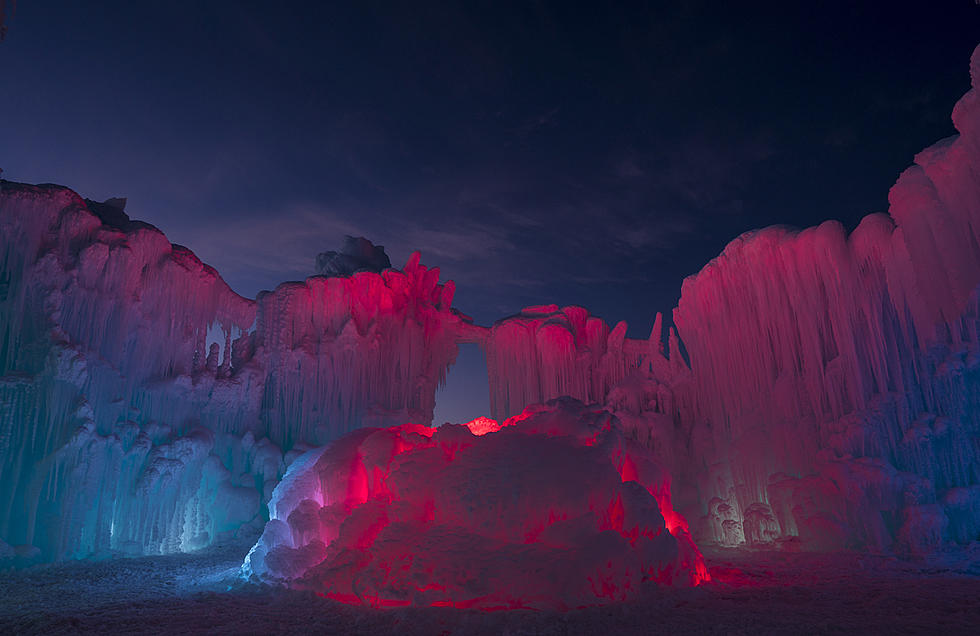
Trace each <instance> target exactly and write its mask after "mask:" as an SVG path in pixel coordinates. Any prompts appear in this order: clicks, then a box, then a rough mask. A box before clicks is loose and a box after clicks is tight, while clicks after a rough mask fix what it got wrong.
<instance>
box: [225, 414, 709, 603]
mask: <svg viewBox="0 0 980 636" xmlns="http://www.w3.org/2000/svg"><path fill="white" fill-rule="evenodd" d="M269 513H270V517H271V519H270V521H269V522H268V524H267V525H266V527H265V531H264V532H263V534H262V537H261V538H260V540H259V542H258V543H257V544H256V545H255V547H254V548H253V549H252V550H251V552H250V553H249V555H248V557H247V558H246V560H245V565H244V567H243V572H244V573H245V574H246V575H249V576H251V575H255V576H258V577H259V578H261V579H263V580H269V581H280V580H281V581H287V582H289V584H290V585H291V586H293V587H297V588H301V589H311V590H314V591H316V592H319V593H322V594H325V595H326V596H328V597H330V598H333V599H336V600H342V601H345V602H351V603H357V604H364V605H370V606H378V607H385V606H400V605H415V606H425V605H454V606H460V607H481V608H514V607H533V608H555V609H567V608H572V607H578V606H585V605H593V604H598V603H608V602H610V601H622V600H626V599H632V598H635V597H637V595H639V594H641V593H642V591H643V589H644V588H645V587H647V586H649V585H652V584H667V585H680V586H690V585H697V584H699V583H701V582H703V581H704V580H705V579H706V578H707V576H706V571H705V568H704V563H703V559H702V557H701V554H700V552H698V550H697V548H696V547H695V546H694V543H693V542H692V541H691V538H690V534H689V533H688V531H687V524H686V522H685V520H684V519H683V518H682V517H681V516H680V515H678V514H677V513H676V512H674V510H673V508H672V507H671V503H670V478H669V476H668V475H667V474H666V473H665V472H664V471H663V469H662V468H660V466H658V465H657V464H656V463H655V462H654V461H652V459H651V457H650V453H649V452H648V451H646V449H644V448H643V447H642V446H640V445H639V444H636V443H633V442H630V441H629V440H626V439H625V438H624V437H623V436H622V434H621V430H620V428H619V425H618V422H617V421H616V420H615V418H613V417H611V416H610V415H609V414H608V413H607V412H606V411H604V410H602V409H589V408H587V407H585V406H584V405H582V403H581V402H577V401H575V400H571V399H569V398H565V399H563V400H559V401H555V402H552V403H550V404H549V405H547V406H534V407H529V408H528V409H527V410H526V411H525V412H524V413H522V414H521V415H520V416H518V417H515V418H513V419H512V420H510V421H507V422H504V423H503V426H502V427H501V426H500V425H497V424H496V422H494V421H493V420H490V419H488V418H480V419H479V420H475V421H474V422H471V423H469V424H468V425H466V426H462V425H451V424H446V425H443V426H441V427H439V428H438V429H436V430H434V431H433V429H427V428H423V427H418V426H410V425H406V426H401V427H393V428H388V429H361V430H359V431H357V432H355V433H352V434H350V435H348V436H346V437H343V438H341V439H339V440H337V441H336V442H334V443H333V444H331V445H330V446H327V447H326V448H325V449H322V450H318V451H310V452H309V453H307V454H306V455H304V456H303V457H301V458H299V459H298V460H297V461H296V462H294V463H293V465H292V467H291V468H290V470H289V472H288V473H287V474H286V476H285V478H284V479H283V481H282V482H281V483H280V484H279V486H278V487H277V488H276V490H275V492H274V494H273V496H272V500H271V501H270V502H269Z"/></svg>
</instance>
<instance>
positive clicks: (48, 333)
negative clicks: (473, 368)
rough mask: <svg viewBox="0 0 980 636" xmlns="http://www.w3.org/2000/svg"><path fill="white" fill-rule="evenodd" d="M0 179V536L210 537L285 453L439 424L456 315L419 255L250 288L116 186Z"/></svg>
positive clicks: (262, 490) (252, 501) (149, 542)
mask: <svg viewBox="0 0 980 636" xmlns="http://www.w3.org/2000/svg"><path fill="white" fill-rule="evenodd" d="M0 186H2V188H0V236H2V238H3V240H2V241H0V502H3V503H2V504H0V537H2V538H3V539H4V540H5V541H6V542H7V543H8V544H13V545H30V544H33V545H35V546H36V547H38V548H40V549H41V553H42V555H43V557H45V558H63V557H73V556H84V555H87V554H94V553H99V552H102V551H105V550H110V549H124V550H130V551H134V552H137V553H157V552H161V551H162V552H167V551H175V550H182V549H189V548H191V547H197V546H201V545H205V544H207V543H208V542H209V541H211V540H213V539H214V537H215V536H216V535H217V534H220V533H222V532H226V531H231V530H233V529H234V528H235V527H238V526H240V525H241V524H242V523H244V522H247V521H249V520H250V519H252V518H255V517H256V515H258V514H260V512H261V510H262V505H263V502H265V501H267V500H268V496H269V495H270V493H271V490H272V488H273V487H274V485H275V483H276V482H277V481H278V479H279V477H281V475H282V472H283V471H284V470H285V464H286V463H287V461H288V460H289V459H291V458H292V457H294V456H295V454H296V453H292V452H290V451H291V450H293V449H295V450H296V451H302V450H304V449H306V448H309V447H310V446H311V445H313V444H321V443H324V442H326V441H328V440H330V439H334V438H336V437H338V436H340V435H341V434H343V433H344V432H346V431H348V430H351V429H352V428H355V427H358V426H362V425H365V424H369V423H374V424H378V423H390V422H392V421H399V422H404V421H407V420H413V421H416V422H418V423H422V424H428V423H429V422H430V421H431V418H432V408H433V405H434V394H435V390H436V387H437V386H438V384H439V382H441V381H442V380H443V379H444V377H445V373H446V369H447V367H448V366H449V365H450V364H451V363H452V361H453V360H454V358H455V353H456V343H455V335H454V334H455V330H456V329H457V327H459V326H461V325H463V324H464V321H463V319H462V318H461V317H460V315H459V314H457V313H456V312H455V311H454V310H452V308H451V304H452V296H453V291H454V287H453V283H452V282H447V283H444V284H440V283H439V270H438V268H432V269H429V268H427V267H425V266H424V265H421V264H419V257H418V254H416V255H414V256H413V258H412V259H411V260H410V261H409V263H408V265H406V267H405V269H404V271H399V270H391V269H389V270H385V271H383V272H382V273H381V274H376V273H372V272H362V273H357V274H355V275H354V276H352V277H349V278H341V277H334V278H325V277H319V276H317V277H312V278H310V279H308V280H307V281H306V282H305V283H286V284H283V285H281V286H279V288H277V289H276V290H275V291H273V292H268V293H264V294H262V295H260V298H259V299H258V301H252V300H249V299H245V298H242V297H241V296H238V295H237V294H235V293H234V292H233V291H232V290H231V289H230V288H229V287H228V286H227V285H226V284H225V282H224V281H223V280H222V279H221V277H220V276H218V274H217V272H215V271H214V270H213V269H212V268H210V267H208V266H207V265H205V264H203V263H202V262H201V261H200V260H199V259H197V257H196V256H194V254H193V253H192V252H190V250H187V249H186V248H183V247H180V246H177V245H172V244H171V243H170V242H169V241H168V240H167V239H166V237H165V236H164V235H163V234H162V233H160V232H159V231H158V230H156V229H155V228H153V227H152V226H149V225H147V224H145V223H140V222H138V221H131V220H130V219H129V217H128V216H127V215H126V214H125V213H124V212H123V210H122V204H123V203H124V202H122V201H120V200H111V201H107V202H106V203H96V202H92V201H85V200H82V199H81V198H80V197H78V195H76V194H75V193H73V192H71V191H70V190H68V189H66V188H61V187H58V186H27V185H22V184H14V183H10V182H6V181H4V182H2V183H0ZM379 249H380V248H379ZM382 254H383V252H382ZM375 260H377V261H378V262H381V260H380V259H378V258H376V259H375ZM83 405H85V408H84V409H82V410H80V409H81V407H82V406H83ZM82 411H84V413H85V415H84V417H82V416H80V415H79V413H81V412H82ZM235 449H237V450H235ZM284 452H285V454H284ZM256 454H257V455H258V456H261V457H262V458H263V459H261V461H259V460H255V458H254V457H253V455H256ZM253 460H254V461H253Z"/></svg>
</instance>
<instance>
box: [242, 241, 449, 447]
mask: <svg viewBox="0 0 980 636" xmlns="http://www.w3.org/2000/svg"><path fill="white" fill-rule="evenodd" d="M454 292H455V285H454V284H453V282H452V281H448V282H447V283H445V284H440V283H439V268H438V267H434V268H431V269H429V268H427V267H426V266H425V265H421V264H419V254H418V252H416V253H415V254H413V255H412V257H411V258H410V259H409V261H408V263H407V264H406V265H405V267H404V269H403V270H400V271H399V270H393V269H388V270H385V271H383V272H381V273H380V274H376V273H373V272H359V273H357V274H354V275H353V276H351V277H349V278H344V277H333V278H326V277H320V276H317V277H312V278H308V279H307V280H306V281H305V282H303V283H285V284H282V285H280V286H279V287H278V288H277V289H276V290H275V291H274V292H272V293H263V294H260V295H259V297H258V299H257V303H258V320H257V323H256V331H255V333H254V335H250V336H247V337H246V338H244V339H242V340H241V341H239V342H236V345H235V346H239V347H240V348H241V349H242V350H243V352H242V354H241V355H242V359H243V361H246V360H248V361H252V360H255V361H258V364H259V365H261V368H262V374H263V376H262V386H261V393H262V401H261V413H260V416H261V418H262V421H263V430H264V431H265V432H266V433H267V434H268V435H269V436H270V437H271V438H272V439H273V440H275V441H277V442H278V443H281V444H284V445H286V447H289V446H291V445H292V444H293V443H294V442H295V441H303V442H307V443H313V444H323V443H326V442H327V441H330V440H333V439H336V438H337V437H339V436H340V435H341V434H343V433H346V432H348V431H351V430H353V429H354V428H357V427H360V426H365V425H391V424H394V423H405V422H414V423H418V424H425V425H429V424H431V422H432V411H433V408H434V407H435V392H436V389H437V388H438V386H439V385H440V384H441V383H442V382H444V381H445V377H446V371H447V370H448V368H449V366H450V365H451V364H452V363H453V362H454V361H455V360H456V354H457V352H458V346H457V344H456V342H457V332H458V331H459V330H460V329H461V328H463V327H464V326H465V325H466V321H465V320H464V319H463V317H461V315H460V314H459V313H458V312H456V311H454V310H453V309H452V301H453V293H454ZM235 346H233V349H232V350H233V352H234V351H235ZM244 364H245V366H246V367H248V365H249V363H248V362H244Z"/></svg>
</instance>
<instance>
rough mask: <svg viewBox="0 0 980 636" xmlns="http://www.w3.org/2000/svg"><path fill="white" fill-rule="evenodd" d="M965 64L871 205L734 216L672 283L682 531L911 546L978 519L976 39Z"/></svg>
mask: <svg viewBox="0 0 980 636" xmlns="http://www.w3.org/2000/svg"><path fill="white" fill-rule="evenodd" d="M971 73H972V77H973V81H974V89H973V90H971V91H970V92H968V93H967V94H966V95H965V96H963V98H962V99H961V100H960V101H959V102H958V103H957V104H956V107H955V108H954V110H953V122H954V123H955V125H956V127H957V130H958V131H959V133H960V134H959V135H958V136H954V137H951V138H949V139H945V140H942V141H940V142H938V143H936V144H935V145H933V146H931V147H930V148H928V149H926V150H924V151H922V152H921V153H919V154H918V155H916V157H915V165H913V166H912V167H910V168H908V169H907V170H906V171H905V172H904V173H903V174H902V175H901V177H900V178H899V179H898V182H897V183H896V184H895V186H894V187H893V188H892V190H891V192H890V193H889V202H890V206H889V210H888V214H873V215H870V216H868V217H865V218H864V220H863V221H862V222H861V223H860V225H859V226H858V227H857V228H856V229H855V230H854V231H853V232H852V233H850V234H847V233H846V232H845V231H844V229H843V228H842V227H841V225H840V224H839V223H836V222H827V223H824V224H822V225H820V226H819V227H815V228H809V229H806V230H803V231H794V230H789V229H785V228H768V229H765V230H760V231H757V232H750V233H748V234H745V235H744V236H742V237H740V238H738V239H736V240H735V241H733V242H732V243H731V244H730V245H729V246H728V247H727V248H726V249H725V251H724V252H723V253H722V254H721V255H720V256H719V257H717V258H716V259H714V260H713V261H712V262H711V263H709V264H708V265H707V266H706V267H705V268H704V269H703V270H701V271H700V272H699V273H698V274H696V275H694V276H691V277H690V278H688V279H687V280H686V281H684V285H683V288H682V294H681V299H680V303H679V306H678V307H677V309H676V310H675V312H674V321H675V323H676V324H677V326H678V329H679V331H680V334H681V336H682V338H683V340H684V344H685V346H686V348H687V352H688V353H689V357H690V364H691V374H690V376H689V381H686V382H681V383H675V384H674V385H673V389H674V390H673V394H674V399H673V405H674V406H673V408H672V410H671V413H672V416H673V418H674V419H675V421H677V422H678V423H679V424H680V427H681V429H682V430H683V437H684V438H685V439H687V440H689V442H688V443H689V447H688V448H687V449H686V453H685V454H686V455H687V456H688V457H691V458H692V459H694V460H695V461H696V466H697V468H696V470H694V471H690V472H688V473H684V472H682V471H676V472H675V473H674V476H675V479H677V480H678V481H681V482H685V483H687V484H689V485H690V487H691V488H696V489H697V491H698V494H697V498H698V500H699V501H698V505H699V508H700V510H699V512H700V514H701V515H704V519H703V525H702V526H701V527H700V528H699V537H701V538H705V539H712V540H716V541H719V542H721V543H724V544H736V543H738V542H741V541H743V540H744V541H747V542H750V543H759V542H771V541H773V540H789V539H792V540H794V541H801V542H802V543H803V544H804V545H807V546H810V547H813V548H820V547H822V548H824V549H831V548H842V547H861V548H868V549H874V550H880V549H886V550H892V549H893V550H898V551H913V552H915V551H922V550H929V549H932V548H934V547H935V546H937V545H939V544H941V543H943V542H948V541H965V540H974V539H976V538H977V536H978V533H980V525H978V523H977V522H978V518H977V503H978V502H980V499H977V497H978V495H980V461H978V453H980V367H978V365H980V338H978V329H977V327H978V319H980V311H978V305H977V294H976V290H977V286H978V284H980V93H978V91H977V88H976V86H977V82H978V79H980V49H978V51H977V52H976V53H974V56H973V61H972V69H971ZM672 468H673V467H672ZM967 502H969V503H967ZM682 508H684V507H683V506H682ZM685 509H686V510H687V512H688V513H689V515H690V516H697V515H696V514H695V511H694V510H692V509H691V508H685Z"/></svg>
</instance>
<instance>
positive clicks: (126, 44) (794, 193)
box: [0, 0, 980, 421]
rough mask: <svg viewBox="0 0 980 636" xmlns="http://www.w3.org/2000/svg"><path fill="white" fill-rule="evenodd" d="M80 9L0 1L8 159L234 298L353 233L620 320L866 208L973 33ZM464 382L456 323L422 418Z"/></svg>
mask: <svg viewBox="0 0 980 636" xmlns="http://www.w3.org/2000/svg"><path fill="white" fill-rule="evenodd" d="M91 4H94V3H80V2H44V1H40V0H21V1H20V2H18V3H17V7H16V13H15V14H14V15H13V17H12V18H8V27H9V31H8V34H7V38H6V40H4V41H3V42H2V43H0V168H2V169H3V170H4V173H3V177H4V178H6V179H11V180H14V181H22V182H30V183H42V182H53V183H59V184H63V185H66V186H69V187H71V188H72V189H74V190H76V191H77V192H78V193H79V194H81V195H82V196H85V197H89V198H92V199H97V200H102V199H105V198H108V197H111V196H125V197H128V198H129V205H128V207H127V212H128V213H129V214H130V215H131V216H133V217H134V218H138V219H141V220H145V221H148V222H150V223H152V224H154V225H156V226H157V227H159V228H160V229H161V230H163V231H164V232H166V234H167V236H168V237H169V238H170V240H171V241H173V242H175V243H180V244H183V245H186V246H188V247H190V248H191V249H193V250H194V251H195V252H196V253H197V254H198V255H199V256H200V257H201V258H202V259H203V260H204V261H205V262H207V263H209V264H211V265H213V266H214V267H215V268H217V269H218V271H219V272H221V274H222V275H223V276H224V278H225V280H227V281H228V283H229V284H230V285H231V286H232V288H233V289H235V290H236V291H237V292H239V293H241V294H242V295H245V296H249V297H254V295H255V294H256V293H257V292H258V291H259V290H261V289H271V288H273V287H275V285H276V284H277V283H279V282H282V281H284V280H294V279H302V278H304V277H305V276H307V275H310V274H312V273H313V267H314V266H313V263H314V258H315V256H316V254H317V252H320V251H324V250H327V249H335V248H337V247H338V246H339V243H340V240H341V239H342V237H343V235H345V234H353V235H363V236H366V237H368V238H369V239H371V240H373V241H375V242H376V243H381V244H383V245H384V246H385V248H386V249H387V251H388V253H389V255H390V256H391V260H392V262H393V263H394V264H395V265H396V266H401V265H402V264H403V263H404V262H405V260H406V259H407V258H408V255H409V254H410V253H411V252H412V251H413V250H416V249H418V250H421V252H422V261H423V263H425V264H427V265H438V266H440V267H441V269H442V273H443V280H446V279H452V280H455V281H456V283H457V289H458V291H457V294H456V303H455V304H456V306H457V307H458V308H459V309H460V310H461V311H463V312H465V313H467V314H470V315H472V316H473V317H474V318H475V319H476V321H477V322H478V323H480V324H484V325H489V324H491V323H492V322H493V321H494V320H496V319H498V318H500V317H503V316H506V315H509V314H513V313H516V312H517V311H518V310H520V308H521V307H523V306H525V305H529V304H540V303H551V302H554V303H558V304H560V305H565V304H577V305H581V306H584V307H587V308H588V309H589V310H590V311H591V312H592V313H594V314H597V315H599V316H601V317H603V318H605V319H606V320H607V321H608V322H609V323H610V324H614V323H615V322H617V321H619V320H626V321H628V322H629V325H630V335H631V336H634V337H646V336H647V335H648V334H649V331H650V327H651V325H652V322H653V316H654V313H655V312H656V311H664V312H665V313H668V314H669V311H670V310H671V308H673V307H674V306H675V304H676V302H677V298H678V296H679V293H680V284H681V281H682V280H683V278H684V277H685V276H687V275H689V274H692V273H695V272H697V271H698V270H699V269H700V268H701V267H702V266H703V265H704V264H705V263H706V262H707V261H708V260H710V259H711V258H712V257H713V256H715V255H717V254H718V252H720V251H721V249H722V248H723V247H724V246H725V244H726V243H727V242H728V241H730V240H731V239H733V238H734V237H736V236H737V235H738V234H740V233H742V232H743V231H746V230H749V229H753V228H757V227H763V226H766V225H772V224H774V223H782V224H790V225H796V226H807V225H813V224H816V223H819V222H820V221H823V220H825V219H831V218H833V219H839V220H840V221H842V222H843V223H844V224H845V225H846V226H848V227H849V228H853V227H854V226H855V225H856V223H857V221H858V220H859V219H860V218H861V217H862V216H863V215H865V214H867V213H870V212H877V211H884V210H886V209H887V193H888V189H889V187H890V186H891V185H892V184H893V183H894V181H895V179H896V178H897V177H898V175H899V173H900V172H901V171H902V170H903V169H904V168H905V167H907V166H908V165H909V164H910V163H911V162H912V157H913V155H914V154H915V153H916V152H918V151H919V150H921V149H922V148H924V147H926V146H927V145H929V144H931V143H933V142H934V141H936V140H938V139H941V138H943V137H947V136H949V135H951V134H953V133H954V132H955V131H954V129H953V126H952V123H951V121H950V112H951V110H952V106H953V104H954V103H955V101H956V100H957V99H958V98H959V97H960V96H961V95H962V94H963V93H964V92H966V91H967V89H968V88H969V75H968V68H969V57H970V54H971V52H972V50H973V48H974V47H975V46H976V45H977V43H978V42H980V7H978V6H977V5H975V4H974V2H973V0H948V1H937V2H925V1H923V2H917V3H904V4H903V3H891V2H869V3H866V4H865V5H863V6H856V5H858V4H859V3H839V4H838V3H835V2H830V3H828V2H808V3H803V2H799V3H798V2H789V3H780V4H776V5H773V6H768V7H764V6H762V5H761V4H759V3H721V2H717V1H714V2H672V3H663V4H659V3H657V4H655V3H650V4H649V5H646V4H637V5H632V4H623V5H621V6H620V7H618V8H613V7H608V6H605V3H603V4H602V6H601V7H600V6H598V5H597V6H596V7H593V8H592V9H571V8H569V6H570V5H571V4H573V3H567V2H554V3H543V2H523V3H515V4H509V3H502V2H493V3H471V2H467V3H460V4H429V3H425V4H426V5H427V6H424V7H420V6H414V3H392V4H391V5H387V4H379V3H362V2H353V3H343V4H341V3H337V4H335V3H329V2H310V3H302V2H284V3H281V4H283V5H285V6H278V5H277V3H270V2H263V3H247V2H206V3H205V2H158V3H144V2H101V3H98V4H99V5H100V6H101V7H104V8H103V9H100V10H94V9H91V8H90V6H89V5H91ZM574 4H578V3H574ZM485 393H486V379H485V367H483V366H482V360H481V355H480V354H479V352H478V350H476V349H475V346H473V347H469V348H466V349H465V350H464V353H463V355H462V357H461V362H460V363H459V364H458V365H457V367H456V368H454V373H453V375H451V378H450V386H449V387H448V390H447V391H445V392H444V393H443V394H441V395H440V406H439V411H438V412H437V420H438V421H442V420H443V419H469V418H470V417H475V416H476V415H480V414H484V413H486V411H487V410H488V409H487V407H486V404H487V398H486V395H485Z"/></svg>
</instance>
